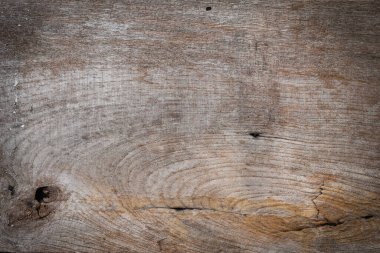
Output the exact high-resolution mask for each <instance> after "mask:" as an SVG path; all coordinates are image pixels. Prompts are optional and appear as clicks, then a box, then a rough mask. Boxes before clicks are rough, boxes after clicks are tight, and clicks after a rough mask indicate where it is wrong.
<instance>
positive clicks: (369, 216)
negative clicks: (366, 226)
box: [361, 214, 373, 220]
mask: <svg viewBox="0 0 380 253" xmlns="http://www.w3.org/2000/svg"><path fill="white" fill-rule="evenodd" d="M361 218H362V219H365V220H368V219H371V218H373V215H371V214H368V215H366V216H362V217H361Z"/></svg>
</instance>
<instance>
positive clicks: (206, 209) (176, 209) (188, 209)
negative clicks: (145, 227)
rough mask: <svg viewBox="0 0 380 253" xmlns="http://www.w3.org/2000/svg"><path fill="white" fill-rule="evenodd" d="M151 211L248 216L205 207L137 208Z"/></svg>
mask: <svg viewBox="0 0 380 253" xmlns="http://www.w3.org/2000/svg"><path fill="white" fill-rule="evenodd" d="M151 209H164V210H173V211H176V212H185V211H213V212H220V213H228V214H234V215H240V216H247V215H248V214H247V213H241V212H237V211H236V212H234V211H223V210H218V209H213V208H203V207H167V206H149V207H142V208H137V210H151Z"/></svg>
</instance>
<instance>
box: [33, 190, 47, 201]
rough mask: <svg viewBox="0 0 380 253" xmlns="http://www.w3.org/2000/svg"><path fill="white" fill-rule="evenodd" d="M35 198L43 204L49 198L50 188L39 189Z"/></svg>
mask: <svg viewBox="0 0 380 253" xmlns="http://www.w3.org/2000/svg"><path fill="white" fill-rule="evenodd" d="M34 198H35V200H37V201H38V202H40V203H41V202H43V201H44V199H45V198H49V188H48V186H43V187H38V188H37V190H36V194H35V195H34Z"/></svg>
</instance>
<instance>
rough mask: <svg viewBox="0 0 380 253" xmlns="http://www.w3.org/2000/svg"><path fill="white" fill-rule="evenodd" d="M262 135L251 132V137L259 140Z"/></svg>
mask: <svg viewBox="0 0 380 253" xmlns="http://www.w3.org/2000/svg"><path fill="white" fill-rule="evenodd" d="M261 134H262V133H260V132H251V133H249V135H250V136H252V137H253V138H255V139H257V138H259V137H260V136H261Z"/></svg>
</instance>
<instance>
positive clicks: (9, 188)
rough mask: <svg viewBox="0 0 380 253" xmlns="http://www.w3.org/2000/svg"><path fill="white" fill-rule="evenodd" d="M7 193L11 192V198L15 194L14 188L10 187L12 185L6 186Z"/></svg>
mask: <svg viewBox="0 0 380 253" xmlns="http://www.w3.org/2000/svg"><path fill="white" fill-rule="evenodd" d="M8 191H10V192H11V196H13V195H14V194H15V187H14V186H12V185H8Z"/></svg>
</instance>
